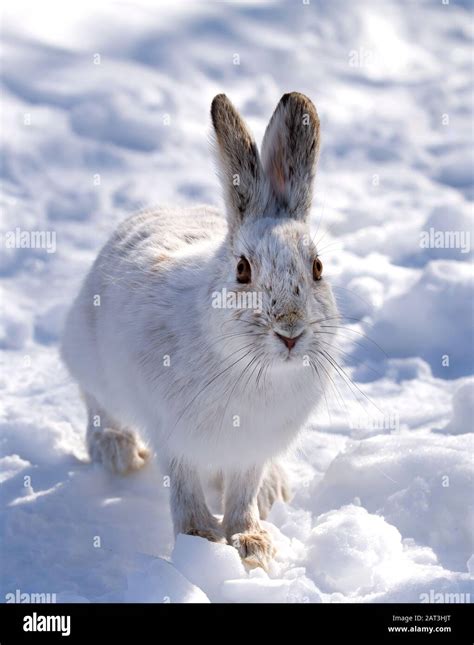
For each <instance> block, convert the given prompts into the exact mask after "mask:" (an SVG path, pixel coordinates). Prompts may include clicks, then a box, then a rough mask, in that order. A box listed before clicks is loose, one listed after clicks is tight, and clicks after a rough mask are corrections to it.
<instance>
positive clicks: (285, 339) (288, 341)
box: [274, 331, 304, 355]
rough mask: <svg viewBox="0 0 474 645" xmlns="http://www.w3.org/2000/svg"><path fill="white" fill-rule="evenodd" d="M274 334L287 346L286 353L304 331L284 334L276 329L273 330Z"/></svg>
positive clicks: (289, 351)
mask: <svg viewBox="0 0 474 645" xmlns="http://www.w3.org/2000/svg"><path fill="white" fill-rule="evenodd" d="M274 334H275V336H276V337H277V338H279V339H280V340H281V342H282V343H283V345H284V346H285V347H286V348H287V350H288V355H289V354H290V353H291V350H292V349H293V348H294V347H295V346H296V344H297V342H298V341H299V340H300V338H301V337H302V336H303V334H304V332H301V333H300V334H298V335H297V336H286V335H284V334H281V333H279V332H277V331H275V332H274Z"/></svg>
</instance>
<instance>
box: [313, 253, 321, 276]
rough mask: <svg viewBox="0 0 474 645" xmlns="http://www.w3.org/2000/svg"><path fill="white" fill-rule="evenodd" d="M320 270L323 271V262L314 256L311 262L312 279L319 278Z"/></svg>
mask: <svg viewBox="0 0 474 645" xmlns="http://www.w3.org/2000/svg"><path fill="white" fill-rule="evenodd" d="M322 272H323V263H322V262H321V260H320V259H319V258H316V259H315V260H314V262H313V279H314V280H321V273H322Z"/></svg>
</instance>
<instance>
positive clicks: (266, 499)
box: [257, 462, 291, 520]
mask: <svg viewBox="0 0 474 645" xmlns="http://www.w3.org/2000/svg"><path fill="white" fill-rule="evenodd" d="M290 498H291V489H290V486H289V484H288V478H287V475H286V472H285V469H284V468H283V466H282V465H281V464H279V463H278V462H272V463H271V464H269V465H268V466H267V467H266V468H265V474H264V476H263V479H262V483H261V485H260V489H259V491H258V497H257V501H258V510H259V514H260V518H261V519H262V520H264V519H266V518H267V516H268V514H269V513H270V510H271V508H272V506H273V504H274V503H275V502H277V501H282V502H288V501H289V500H290Z"/></svg>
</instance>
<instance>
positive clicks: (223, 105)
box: [211, 94, 268, 229]
mask: <svg viewBox="0 0 474 645" xmlns="http://www.w3.org/2000/svg"><path fill="white" fill-rule="evenodd" d="M211 117H212V123H213V126H214V131H215V134H216V142H217V157H218V162H219V171H220V172H219V174H220V179H221V182H222V185H223V188H224V191H225V197H226V201H227V210H228V219H229V227H230V228H231V229H232V228H235V227H237V226H239V225H240V224H241V223H242V222H243V220H244V219H245V218H247V217H258V216H260V215H262V214H263V210H264V208H265V205H266V199H265V194H268V188H266V180H265V177H264V173H263V168H262V164H261V161H260V156H259V154H258V149H257V146H256V144H255V141H254V140H253V138H252V137H251V135H250V134H249V132H248V130H247V128H246V127H245V124H244V122H243V121H242V119H241V118H240V116H239V114H238V112H237V110H236V109H235V107H234V106H233V105H232V103H231V102H230V101H229V99H228V98H227V96H226V95H225V94H218V95H217V96H216V97H215V98H214V100H213V101H212V105H211Z"/></svg>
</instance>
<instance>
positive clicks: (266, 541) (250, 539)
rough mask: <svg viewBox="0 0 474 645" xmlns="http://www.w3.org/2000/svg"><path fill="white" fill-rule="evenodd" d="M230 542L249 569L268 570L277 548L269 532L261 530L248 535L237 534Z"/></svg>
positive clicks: (250, 532)
mask: <svg viewBox="0 0 474 645" xmlns="http://www.w3.org/2000/svg"><path fill="white" fill-rule="evenodd" d="M230 542H231V544H232V546H234V547H235V548H236V549H237V551H238V552H239V554H240V557H241V558H242V560H243V562H244V564H245V565H246V566H247V567H248V568H249V569H255V568H256V567H261V568H262V569H265V570H268V567H269V565H270V562H271V560H272V558H273V556H274V555H275V547H274V546H273V544H272V540H271V538H270V535H269V534H268V532H267V531H265V530H264V529H261V528H260V529H256V530H253V531H249V532H248V533H235V534H234V535H232V536H231V538H230Z"/></svg>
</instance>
